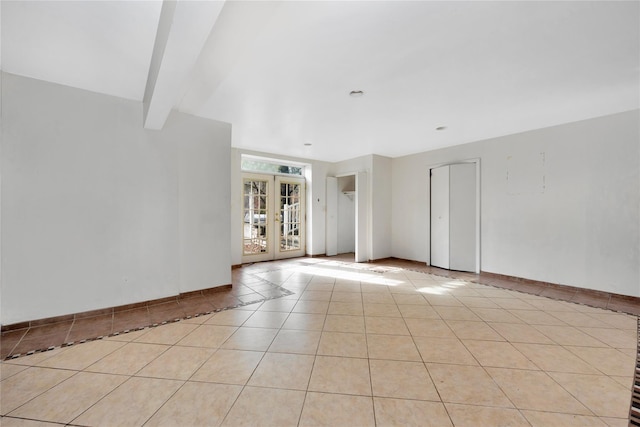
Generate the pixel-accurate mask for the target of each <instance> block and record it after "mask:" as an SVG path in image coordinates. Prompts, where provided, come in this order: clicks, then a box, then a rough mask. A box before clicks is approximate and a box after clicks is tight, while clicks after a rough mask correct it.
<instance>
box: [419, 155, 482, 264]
mask: <svg viewBox="0 0 640 427" xmlns="http://www.w3.org/2000/svg"><path fill="white" fill-rule="evenodd" d="M476 197H477V187H476V164H475V163H457V164H452V165H446V166H441V167H438V168H434V169H431V221H430V222H431V262H430V264H431V265H433V266H434V267H441V268H446V269H450V270H458V271H472V272H475V271H477V266H476V265H477V247H478V245H477V238H478V236H477V220H476V218H477V202H476Z"/></svg>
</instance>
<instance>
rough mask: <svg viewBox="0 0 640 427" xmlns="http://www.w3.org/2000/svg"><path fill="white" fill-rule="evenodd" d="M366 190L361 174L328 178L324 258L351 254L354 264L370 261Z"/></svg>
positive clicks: (363, 176) (363, 174) (366, 186)
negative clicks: (325, 256)
mask: <svg viewBox="0 0 640 427" xmlns="http://www.w3.org/2000/svg"><path fill="white" fill-rule="evenodd" d="M367 189H368V181H367V173H366V172H364V171H363V172H354V173H348V174H341V175H338V176H329V177H327V216H326V218H327V223H326V234H325V235H326V241H325V242H326V246H325V252H326V254H327V256H335V255H338V254H339V253H351V252H353V253H354V254H355V255H354V259H355V262H366V261H368V260H369V248H368V242H369V238H368V234H367V232H368V209H369V204H368V191H367ZM347 251H349V252H347Z"/></svg>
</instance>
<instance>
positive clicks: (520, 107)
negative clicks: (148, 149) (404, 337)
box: [1, 0, 640, 161]
mask: <svg viewBox="0 0 640 427" xmlns="http://www.w3.org/2000/svg"><path fill="white" fill-rule="evenodd" d="M209 3H211V2H209ZM197 4H198V2H187V1H184V0H183V1H179V2H178V5H183V7H187V6H189V7H191V6H192V7H194V8H196V7H200V9H198V10H196V12H195V13H196V16H200V17H202V16H203V14H204V16H205V19H200V21H207V19H206V16H210V19H208V23H206V25H205V24H198V23H194V25H193V27H198V28H199V31H200V32H201V33H202V32H203V31H204V32H206V34H209V35H208V38H206V39H202V37H200V38H197V37H195V36H193V35H192V34H191V33H195V32H196V31H195V30H193V29H192V28H191V29H190V28H189V27H190V25H184V22H185V21H184V19H186V18H184V17H185V16H189V15H188V14H183V15H182V16H183V18H182V19H183V22H182V25H178V24H177V22H178V21H179V17H178V16H177V15H176V17H175V19H174V20H173V21H169V22H173V27H171V31H172V32H173V35H172V36H171V37H173V38H171V37H170V40H173V46H172V49H173V51H174V52H175V51H176V50H177V51H187V50H188V49H191V51H195V52H196V54H195V55H191V56H189V55H184V54H183V55H182V56H181V55H175V54H174V55H167V54H165V56H161V57H159V58H160V60H159V61H153V62H152V55H153V54H154V53H153V52H154V44H155V43H156V42H155V40H156V34H160V32H158V25H159V23H161V20H160V15H161V9H162V3H161V2H156V1H143V2H134V1H72V2H57V1H38V2H36V1H7V0H2V3H1V8H2V10H1V19H2V21H1V22H2V33H1V35H2V62H1V65H2V68H3V70H4V71H7V72H10V73H15V74H19V75H24V76H28V77H33V78H37V79H42V80H47V81H51V82H55V83H60V84H64V85H68V86H73V87H78V88H82V89H87V90H91V91H95V92H100V93H105V94H109V95H114V96H119V97H124V98H128V99H134V100H142V99H143V97H144V98H145V99H147V98H148V96H147V97H145V87H146V86H147V78H148V76H149V75H150V73H149V68H150V64H151V69H152V71H153V68H154V66H155V65H153V64H156V65H158V64H159V65H158V66H159V67H160V69H162V67H164V69H165V70H166V69H167V67H170V66H172V68H169V69H170V70H175V68H176V66H177V65H179V66H180V67H181V68H180V70H179V71H181V72H165V73H164V74H162V73H160V75H161V76H171V77H173V81H172V82H170V83H167V82H163V83H162V84H163V85H164V91H163V92H162V96H156V99H160V98H162V101H157V102H162V103H163V106H164V107H166V108H167V109H168V108H175V109H178V110H180V111H184V112H187V113H191V114H194V115H197V116H201V117H206V118H211V119H216V120H223V121H226V122H230V123H232V124H233V142H232V143H233V146H235V147H241V148H248V149H255V150H260V151H267V152H271V153H276V154H287V155H295V156H300V157H305V158H312V159H319V160H327V161H338V160H343V159H348V158H351V157H355V156H359V155H364V154H370V153H376V154H381V155H386V156H391V157H395V156H401V155H405V154H410V153H415V152H420V151H426V150H430V149H434V148H440V147H445V146H451V145H456V144H462V143H466V142H472V141H477V140H481V139H485V138H490V137H495V136H500V135H507V134H511V133H517V132H522V131H526V130H530V129H536V128H541V127H546V126H551V125H556V124H561V123H566V122H571V121H576V120H582V119H586V118H591V117H597V116H602V115H607V114H612V113H616V112H621V111H628V110H632V109H636V108H639V107H640V2H637V1H625V2H613V1H600V2H598V1H590V2H573V1H558V2H548V1H546V2H542V1H525V2H501V1H497V2H481V1H474V2H451V1H449V2H434V1H408V2H403V1H376V2H368V1H320V2H310V1H286V2H269V1H259V2H248V1H233V0H229V1H227V2H226V3H224V6H223V7H222V9H221V10H220V7H219V6H220V4H218V7H217V8H215V7H213V8H211V7H210V8H208V9H203V8H202V2H200V6H197ZM185 5H186V6H185ZM194 10H195V9H194ZM193 13H194V12H193V11H192V15H191V16H193ZM206 14H210V15H206ZM186 22H190V21H186ZM207 25H208V26H207ZM161 28H162V24H161ZM210 28H212V30H210ZM176 33H178V34H176ZM206 34H205V36H206ZM176 40H178V41H180V43H189V46H184V49H176V46H175V43H176ZM170 43H171V42H170ZM167 46H170V44H167ZM155 50H156V52H157V51H159V52H161V53H162V51H163V49H158V47H157V46H156V49H155ZM167 50H169V49H167ZM198 53H199V55H198ZM188 56H189V57H188ZM187 57H188V58H187ZM172 61H173V64H172V63H171V62H172ZM177 62H180V63H179V64H176V63H177ZM152 74H153V73H152ZM168 79H169V78H168V77H165V78H164V80H168ZM158 85H160V83H158V84H157V85H156V86H158ZM151 86H153V85H151ZM152 89H153V87H152ZM169 89H170V90H169ZM351 90H363V91H364V93H365V94H364V96H362V97H360V98H352V97H349V96H348V94H349V92H350V91H351ZM158 91H159V90H158V89H157V88H156V92H158ZM142 125H143V124H142V123H141V126H142ZM438 126H446V127H447V129H446V130H444V131H436V130H435V128H436V127H438ZM304 143H312V144H313V145H312V146H310V147H307V146H304Z"/></svg>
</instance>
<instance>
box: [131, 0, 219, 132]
mask: <svg viewBox="0 0 640 427" xmlns="http://www.w3.org/2000/svg"><path fill="white" fill-rule="evenodd" d="M224 3H225V2H224V1H223V0H221V1H188V0H165V1H164V2H163V4H162V12H161V14H160V21H159V23H158V32H157V34H156V40H155V44H154V47H153V54H152V57H151V65H150V67H149V76H148V78H147V85H146V88H145V94H144V98H143V106H144V127H145V129H153V130H160V129H162V127H163V126H164V123H165V122H166V120H167V117H169V113H170V112H171V109H172V108H173V107H174V106H175V105H176V103H177V102H178V100H179V97H180V95H181V90H182V86H183V84H184V82H185V79H186V78H187V77H188V75H189V73H190V72H191V71H192V70H193V68H194V66H195V64H196V62H197V60H198V57H199V56H200V52H201V51H202V47H203V46H204V44H205V42H206V41H207V38H208V37H209V33H211V30H212V29H213V26H214V25H215V23H216V21H217V19H218V16H219V15H220V11H221V10H222V7H223V6H224Z"/></svg>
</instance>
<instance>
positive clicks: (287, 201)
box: [242, 173, 306, 263]
mask: <svg viewBox="0 0 640 427" xmlns="http://www.w3.org/2000/svg"><path fill="white" fill-rule="evenodd" d="M242 199H243V209H242V221H243V224H242V226H243V232H242V262H243V263H245V262H255V261H266V260H272V259H282V258H291V257H297V256H304V255H305V253H306V250H305V217H306V215H305V180H304V178H297V177H289V176H281V175H263V174H250V173H244V174H243V175H242Z"/></svg>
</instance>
